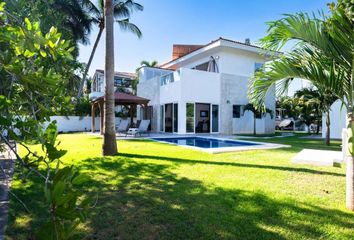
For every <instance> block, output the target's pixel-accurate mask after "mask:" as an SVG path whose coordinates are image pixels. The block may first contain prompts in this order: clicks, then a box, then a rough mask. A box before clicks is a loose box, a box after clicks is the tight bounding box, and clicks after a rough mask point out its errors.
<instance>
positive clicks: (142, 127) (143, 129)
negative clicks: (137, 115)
mask: <svg viewBox="0 0 354 240" xmlns="http://www.w3.org/2000/svg"><path fill="white" fill-rule="evenodd" d="M149 125H150V120H141V122H140V124H139V128H138V131H137V133H136V134H139V135H140V136H141V134H144V133H146V134H149V132H148V128H149Z"/></svg>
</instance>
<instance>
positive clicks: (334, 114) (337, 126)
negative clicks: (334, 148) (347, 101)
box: [322, 100, 347, 139]
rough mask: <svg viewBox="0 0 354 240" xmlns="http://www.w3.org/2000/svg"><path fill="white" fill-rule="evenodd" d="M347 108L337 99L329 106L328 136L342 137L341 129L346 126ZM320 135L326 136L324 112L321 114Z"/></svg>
mask: <svg viewBox="0 0 354 240" xmlns="http://www.w3.org/2000/svg"><path fill="white" fill-rule="evenodd" d="M346 115H347V110H346V108H345V106H342V102H341V101H340V100H337V101H336V102H334V103H333V104H332V106H331V112H330V115H329V117H330V121H331V125H330V137H331V138H334V139H341V138H342V130H343V128H344V129H345V128H346ZM322 137H323V138H325V137H326V114H323V115H322Z"/></svg>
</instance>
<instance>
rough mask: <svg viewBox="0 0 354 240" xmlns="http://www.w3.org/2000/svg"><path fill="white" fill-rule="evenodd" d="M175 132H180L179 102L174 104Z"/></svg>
mask: <svg viewBox="0 0 354 240" xmlns="http://www.w3.org/2000/svg"><path fill="white" fill-rule="evenodd" d="M173 132H175V133H176V132H178V103H174V104H173Z"/></svg>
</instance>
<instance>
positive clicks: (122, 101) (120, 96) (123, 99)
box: [93, 92, 150, 105]
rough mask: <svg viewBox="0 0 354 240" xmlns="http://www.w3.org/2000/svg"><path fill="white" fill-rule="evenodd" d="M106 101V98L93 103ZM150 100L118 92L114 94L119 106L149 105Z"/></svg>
mask: <svg viewBox="0 0 354 240" xmlns="http://www.w3.org/2000/svg"><path fill="white" fill-rule="evenodd" d="M100 101H104V96H102V97H99V98H96V99H95V100H94V101H93V102H100ZM149 101H150V100H149V99H147V98H143V97H139V96H136V95H132V94H128V93H122V92H116V93H114V102H115V103H116V104H117V105H131V104H148V102H149Z"/></svg>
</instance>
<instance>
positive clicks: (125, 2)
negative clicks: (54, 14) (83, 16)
mask: <svg viewBox="0 0 354 240" xmlns="http://www.w3.org/2000/svg"><path fill="white" fill-rule="evenodd" d="M84 5H85V6H86V8H87V9H88V12H89V13H90V14H91V16H92V22H93V23H95V24H96V25H97V26H98V29H99V31H98V34H97V37H96V40H95V43H94V45H93V48H92V51H91V54H90V58H89V60H88V62H87V65H86V68H85V71H84V74H83V77H82V81H81V83H80V90H79V92H78V99H79V98H80V97H81V95H82V89H83V86H84V84H85V81H86V77H87V73H88V70H89V69H90V66H91V63H92V59H93V57H94V55H95V52H96V49H97V46H98V43H99V41H100V39H101V36H102V33H103V30H104V28H105V15H104V3H103V0H99V1H98V6H96V5H95V4H94V3H92V1H89V0H86V1H85V4H84ZM143 9H144V7H143V6H142V5H140V4H139V3H136V2H135V1H134V0H115V1H114V2H113V16H114V21H115V22H116V23H118V25H119V26H120V28H121V29H122V30H124V31H130V32H132V33H134V34H135V35H136V36H137V37H138V38H141V36H142V33H141V31H140V29H139V28H138V27H137V26H136V25H134V24H133V23H131V22H129V19H130V17H131V14H132V13H133V12H134V11H142V10H143Z"/></svg>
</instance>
